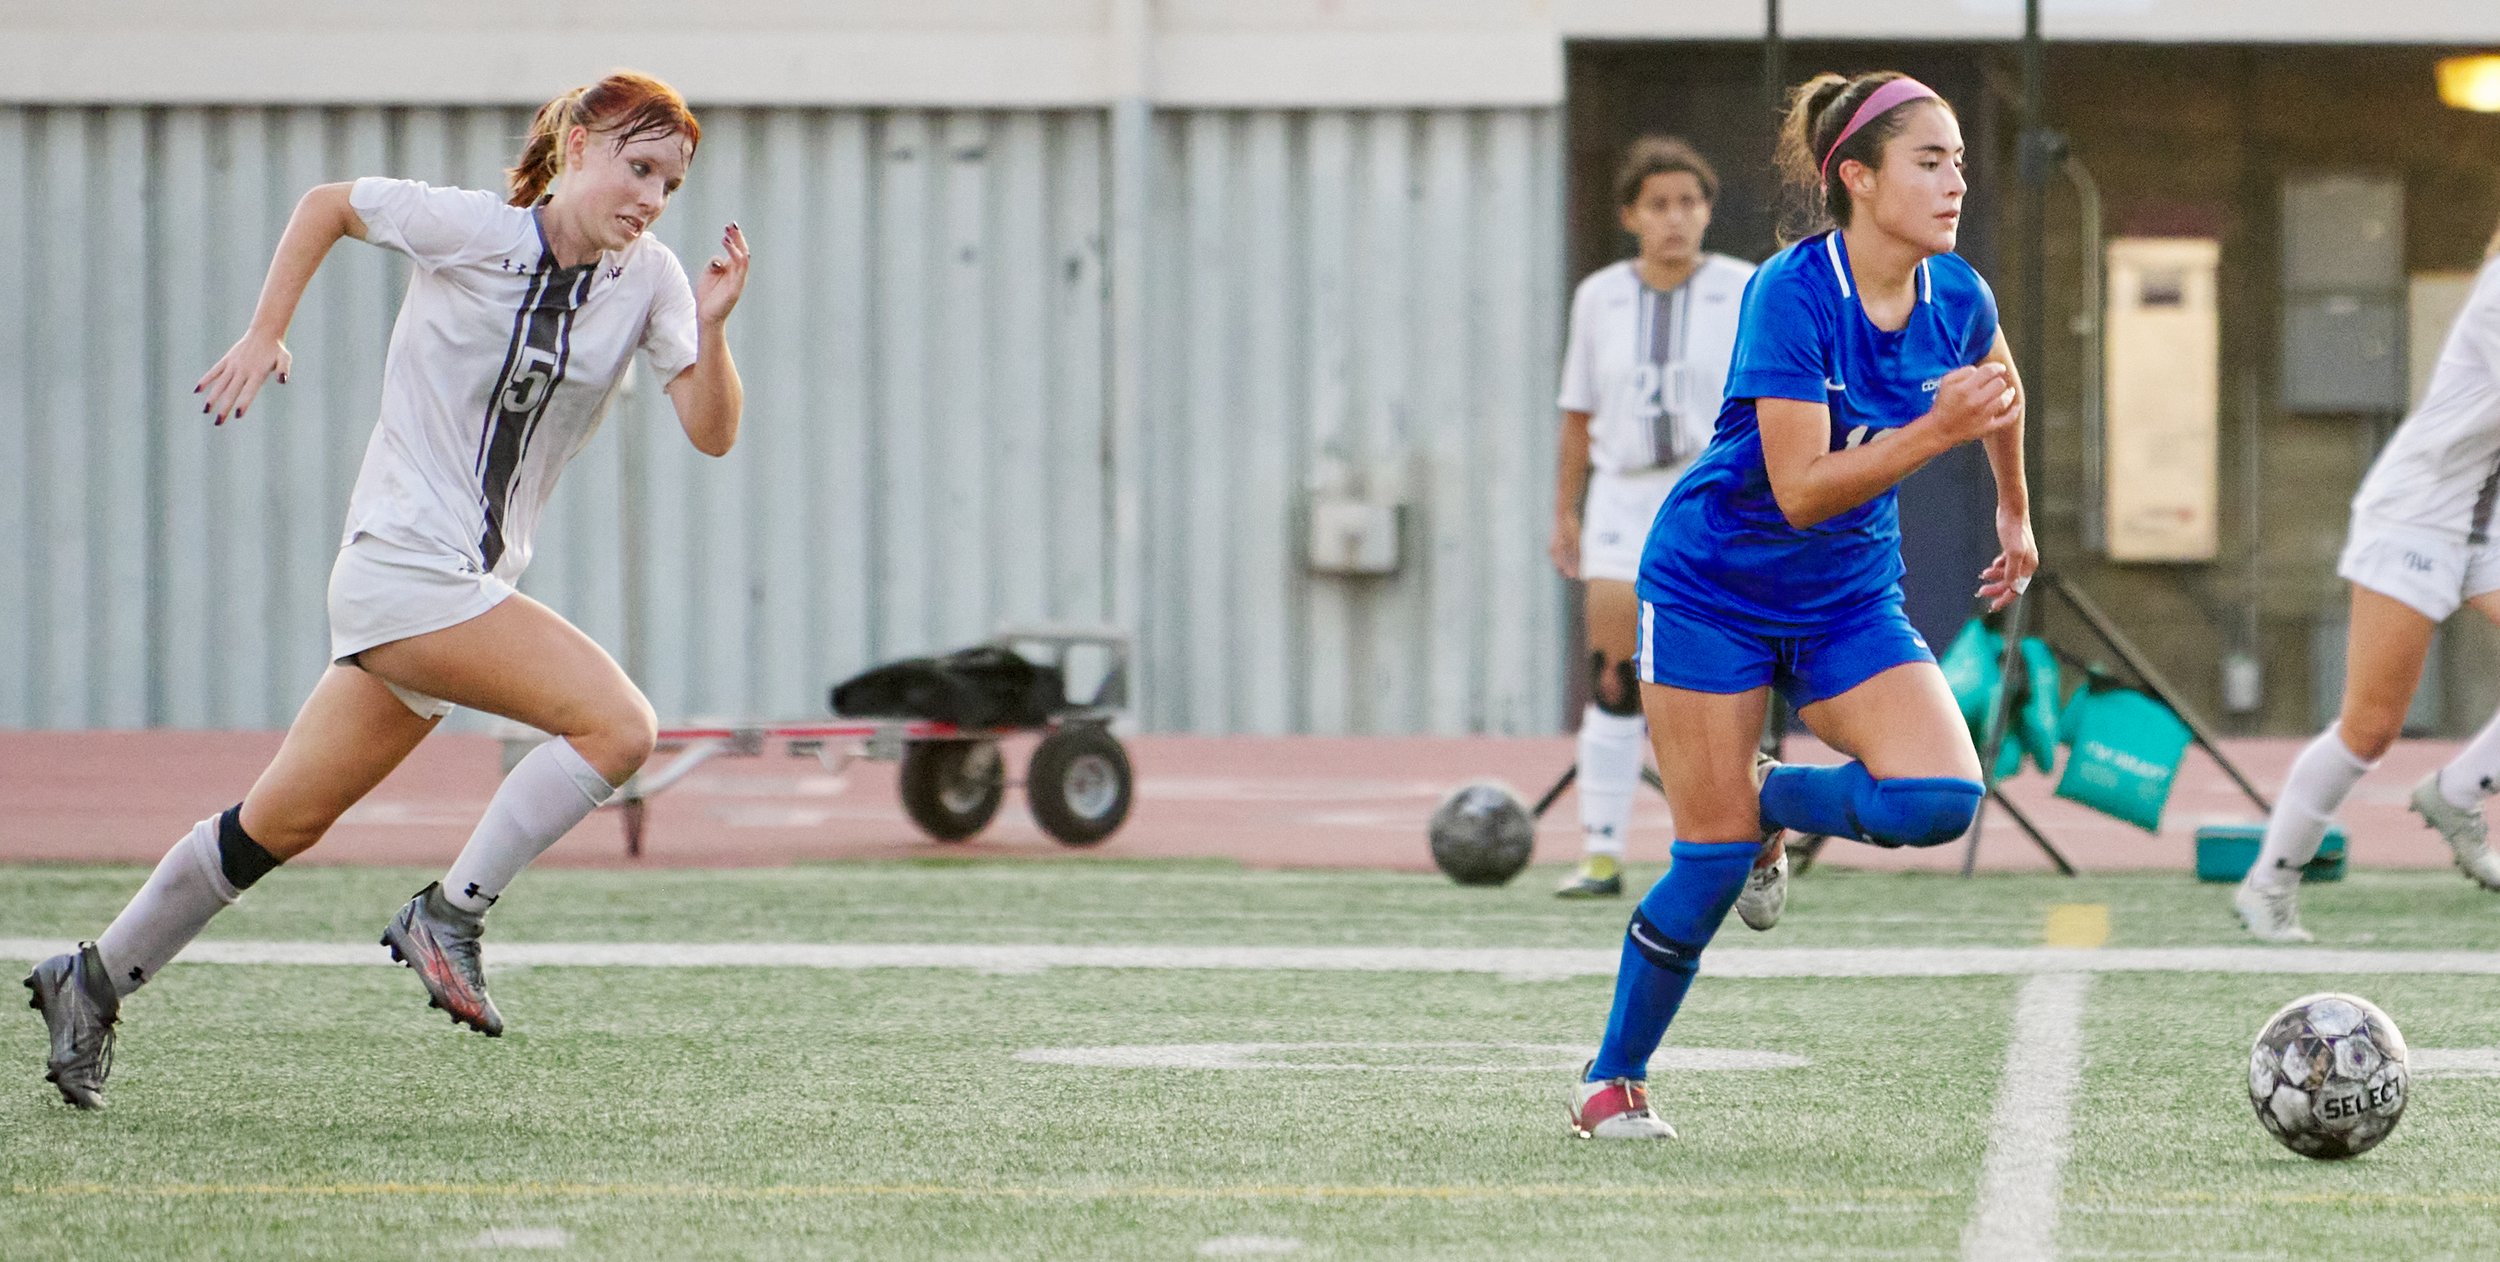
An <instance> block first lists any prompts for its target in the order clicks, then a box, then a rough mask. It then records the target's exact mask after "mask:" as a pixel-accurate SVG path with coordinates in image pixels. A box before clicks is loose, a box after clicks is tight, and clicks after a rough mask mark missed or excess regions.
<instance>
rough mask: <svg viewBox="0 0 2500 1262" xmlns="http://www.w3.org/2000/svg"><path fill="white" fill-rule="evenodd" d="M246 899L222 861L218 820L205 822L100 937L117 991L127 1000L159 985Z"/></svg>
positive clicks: (160, 863) (159, 864)
mask: <svg viewBox="0 0 2500 1262" xmlns="http://www.w3.org/2000/svg"><path fill="white" fill-rule="evenodd" d="M241 897H243V894H242V891H240V890H237V889H236V888H235V887H234V886H233V885H232V884H230V883H229V882H228V881H227V880H226V873H225V869H224V866H223V865H222V864H221V863H220V862H219V861H218V858H217V819H216V817H214V816H211V817H209V818H207V819H204V820H201V821H200V822H199V823H198V824H195V825H193V826H192V828H191V831H190V833H188V834H187V835H185V836H184V837H183V839H182V840H180V841H177V842H175V843H174V848H173V849H171V850H168V851H166V852H165V857H164V858H163V859H161V860H159V861H158V862H157V865H156V870H155V871H154V872H151V873H149V874H148V880H147V884H145V885H142V886H140V887H139V892H138V893H137V894H135V895H133V896H132V897H131V899H130V904H129V906H126V907H124V908H122V914H120V915H118V916H115V917H114V918H113V923H112V924H110V925H107V926H105V929H104V932H103V933H101V934H98V935H96V940H95V944H96V950H97V952H98V953H100V954H101V955H103V957H104V964H105V967H106V968H107V969H109V970H110V971H111V972H112V974H113V989H115V990H117V991H119V992H121V993H122V994H125V995H127V994H129V993H130V992H132V991H134V990H137V989H138V988H139V987H141V986H143V985H145V984H147V983H148V982H149V981H152V980H154V979H155V977H156V974H157V973H158V972H159V971H160V970H162V969H163V968H164V967H165V966H166V965H167V964H171V963H173V959H174V957H175V956H176V955H179V954H181V953H182V948H184V947H186V946H189V945H190V944H191V939H193V938H196V937H198V936H199V935H200V930H201V929H203V928H206V927H207V925H208V922H209V921H210V919H212V918H213V917H215V916H216V915H217V913H219V912H221V911H224V910H225V909H226V908H228V907H230V906H232V905H233V904H234V900H236V899H238V898H241Z"/></svg>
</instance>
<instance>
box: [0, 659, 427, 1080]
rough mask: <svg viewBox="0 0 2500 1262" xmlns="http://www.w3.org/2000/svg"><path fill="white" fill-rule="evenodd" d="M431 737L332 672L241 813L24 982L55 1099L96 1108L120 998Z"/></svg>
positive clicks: (356, 680) (207, 831)
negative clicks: (45, 1035)
mask: <svg viewBox="0 0 2500 1262" xmlns="http://www.w3.org/2000/svg"><path fill="white" fill-rule="evenodd" d="M434 725H435V720H433V719H430V718H421V717H419V716H418V715H417V714H416V713H415V712H413V711H411V710H410V709H409V708H408V707H407V706H406V705H403V704H401V702H400V700H399V698H397V697H395V696H392V695H391V693H390V690H389V689H387V688H384V687H383V686H382V685H381V683H380V682H378V681H376V680H374V679H373V678H372V677H370V676H368V675H365V674H364V673H362V672H360V671H355V670H348V669H345V668H342V667H336V666H333V667H331V668H330V669H329V670H328V671H327V672H325V673H324V674H323V675H322V677H321V681H320V682H319V683H318V684H316V685H314V687H313V692H312V696H311V697H310V698H308V699H307V700H306V701H305V702H304V707H303V709H302V710H300V711H298V712H297V713H296V716H295V722H294V723H293V724H292V725H290V726H289V727H288V728H287V735H286V739H285V741H284V742H282V743H281V744H280V745H279V747H278V755H277V757H276V758H273V759H271V760H270V763H269V767H268V768H267V769H266V770H265V771H263V772H262V773H261V776H260V779H259V781H258V782H257V783H255V784H254V785H253V786H252V791H251V793H250V794H248V795H247V796H246V797H245V798H244V800H243V802H242V803H241V804H240V805H238V806H236V807H234V808H232V809H230V810H227V811H224V812H222V813H220V814H219V815H217V816H216V817H214V818H211V819H206V820H202V821H200V823H199V824H198V825H197V826H195V827H193V828H192V830H191V832H190V834H189V835H187V836H185V837H184V838H183V839H182V840H181V841H179V842H176V843H175V844H174V847H173V849H172V850H170V851H168V852H167V853H166V855H165V858H164V860H163V861H162V862H160V863H159V864H158V865H157V867H156V870H155V871H154V872H152V873H150V874H149V876H148V880H147V883H146V884H145V885H143V886H141V887H140V890H139V892H138V894H137V895H135V896H134V897H133V898H132V899H131V900H130V903H129V905H128V906H126V907H124V908H123V909H122V912H121V914H120V915H118V916H116V917H114V919H113V923H112V924H111V925H109V926H107V927H106V928H105V930H104V932H103V933H102V934H100V935H98V937H97V939H96V941H94V942H91V943H82V944H80V946H79V949H78V950H76V951H73V952H69V953H67V954H64V955H58V956H54V957H53V958H51V959H49V960H46V961H44V962H43V963H42V964H40V965H37V966H36V968H35V971H34V972H33V973H32V974H30V975H28V977H27V978H26V987H27V989H28V990H30V991H32V992H34V994H33V1005H34V1006H35V1007H36V1008H38V1009H40V1010H42V1012H43V1014H44V1023H45V1025H46V1026H47V1027H48V1028H49V1031H50V1034H51V1048H50V1051H49V1052H48V1054H47V1056H46V1063H45V1075H44V1076H45V1077H46V1079H48V1080H49V1081H50V1082H52V1084H53V1085H54V1086H56V1087H58V1088H59V1089H60V1092H61V1098H62V1099H64V1100H67V1101H68V1102H70V1103H71V1104H73V1105H76V1106H78V1107H80V1108H87V1109H95V1108H102V1107H103V1106H104V1082H105V1077H106V1075H107V1074H108V1073H110V1072H111V1068H112V1047H113V1026H114V1024H115V1023H116V1022H118V1021H119V1020H120V1019H121V1000H122V997H123V996H125V995H127V994H129V993H130V992H131V991H134V990H137V989H138V988H139V987H140V986H142V985H144V984H145V983H147V982H148V981H149V980H151V979H152V978H154V977H155V975H156V973H157V971H158V970H160V969H162V968H164V966H165V965H166V964H168V963H170V962H171V961H172V960H173V958H174V956H175V955H177V954H179V953H180V952H181V950H182V948H183V947H184V946H185V945H187V944H189V943H190V941H191V939H192V938H194V937H196V936H198V934H199V932H200V930H201V929H203V928H205V927H206V926H207V924H208V922H209V920H210V919H212V918H213V917H215V916H216V915H217V913H218V912H220V911H223V910H225V909H226V907H228V906H229V905H231V904H232V903H233V902H234V901H235V900H236V899H238V898H240V897H242V894H243V891H244V890H245V889H248V888H250V887H251V885H252V883H253V882H255V881H257V880H259V879H260V878H261V877H262V876H263V875H265V874H266V873H267V872H268V871H269V870H270V869H272V868H274V867H276V866H277V865H278V864H280V863H282V862H284V861H286V860H287V859H290V858H293V857H294V856H296V855H298V854H301V853H303V852H304V851H305V850H306V849H309V848H310V847H311V846H312V845H313V843H315V842H317V841H319V840H321V837H322V834H324V833H326V832H328V831H329V829H330V825H332V824H333V823H336V822H337V821H338V817H339V816H340V815H342V814H344V813H346V811H347V808H348V807H350V806H353V805H355V804H356V802H357V801H358V800H359V799H361V798H362V797H364V795H365V794H367V793H369V792H371V791H372V790H373V786H375V785H377V784H380V783H381V782H382V779H383V777H385V776H387V775H389V774H390V773H391V769H392V768H393V767H396V766H398V765H399V764H400V761H401V760H402V759H404V758H406V757H407V756H408V752H409V751H410V750H413V749H415V748H416V747H417V743H418V742H420V741H422V740H424V739H425V737H426V734H427V733H428V732H431V731H433V730H434Z"/></svg>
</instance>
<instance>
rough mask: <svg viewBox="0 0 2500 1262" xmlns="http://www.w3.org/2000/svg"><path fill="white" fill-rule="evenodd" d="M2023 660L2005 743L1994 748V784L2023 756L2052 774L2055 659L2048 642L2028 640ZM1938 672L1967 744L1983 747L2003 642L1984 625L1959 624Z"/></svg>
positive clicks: (2019, 767) (2002, 660)
mask: <svg viewBox="0 0 2500 1262" xmlns="http://www.w3.org/2000/svg"><path fill="white" fill-rule="evenodd" d="M2022 659H2023V687H2022V689H2021V690H2020V691H2019V692H2018V693H2017V695H2016V696H2015V697H2014V698H2013V710H2012V712H2011V713H2009V714H2007V715H2006V721H2005V740H2004V742H2003V743H2002V744H2000V745H1999V746H1998V747H1997V765H1996V771H1995V774H1994V775H1993V776H1991V777H1990V778H1991V779H1993V780H2003V779H2005V778H2007V777H2008V776H2011V775H2013V774H2015V773H2016V772H2019V771H2021V770H2022V769H2023V755H2024V754H2026V753H2028V754H2030V755H2031V762H2032V765H2033V766H2036V767H2038V768H2039V769H2040V770H2041V771H2043V772H2048V771H2052V770H2055V769H2056V762H2057V702H2058V690H2059V686H2060V682H2059V679H2058V673H2057V654H2056V653H2055V652H2053V651H2052V650H2051V649H2050V648H2049V646H2048V642H2047V641H2045V640H2042V639H2040V638H2039V637H2038V636H2032V637H2030V638H2027V639H2025V640H2024V641H2023V647H2022ZM1936 666H1937V669H1939V670H1942V671H1943V672H1944V682H1945V686H1946V687H1949V688H1951V689H1952V690H1953V703H1954V704H1955V705H1956V706H1959V707H1960V708H1961V711H1962V722H1963V723H1964V724H1966V725H1967V726H1968V727H1969V728H1970V739H1971V744H1972V745H1973V746H1984V745H1985V744H1986V743H1987V740H1988V707H1989V705H1990V704H1992V703H1993V702H1994V701H1995V700H1996V691H1997V683H1998V681H1999V680H2001V679H2003V678H2004V677H2005V637H2004V636H2003V635H2001V634H1999V633H1997V632H1996V631H1995V630H1993V629H1991V628H1990V627H1989V626H1988V624H1987V622H1986V621H1984V620H1982V619H1979V618H1973V619H1971V620H1970V621H1968V622H1965V623H1963V624H1962V629H1961V631H1960V632H1959V633H1957V634H1956V635H1955V636H1954V637H1953V643H1952V644H1950V645H1948V646H1946V648H1945V651H1944V656H1943V657H1940V658H1938V659H1936ZM1983 752H1984V750H1983Z"/></svg>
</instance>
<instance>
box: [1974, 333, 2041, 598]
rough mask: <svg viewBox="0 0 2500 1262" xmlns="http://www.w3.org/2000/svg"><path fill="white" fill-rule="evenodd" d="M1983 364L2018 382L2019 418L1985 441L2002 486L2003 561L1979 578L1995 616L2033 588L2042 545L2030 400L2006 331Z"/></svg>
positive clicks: (2000, 533)
mask: <svg viewBox="0 0 2500 1262" xmlns="http://www.w3.org/2000/svg"><path fill="white" fill-rule="evenodd" d="M1980 362H1981V363H1983V364H2003V365H2004V366H2005V374H2006V376H2008V377H2010V378H2012V379H2013V382H2014V415H2013V418H2012V419H2011V420H2009V421H2007V422H2006V423H2005V425H2004V426H2003V427H2002V428H2000V429H1998V430H1996V431H1995V432H1993V433H1991V434H1989V435H1988V436H1987V437H1986V438H1983V439H1981V440H1980V443H1981V445H1982V446H1985V447H1986V448H1987V449H1988V471H1989V472H1990V473H1992V474H1994V475H1995V476H1996V483H1997V548H1998V552H1997V559H1996V560H1994V561H1991V562H1989V563H1988V568H1987V569H1985V570H1982V571H1980V574H1979V596H1980V598H1981V599H1983V600H1986V601H1987V602H1988V609H1989V611H1990V612H1991V613H1993V612H1995V611H1996V610H1999V609H2003V608H2005V607H2006V606H2007V605H2009V604H2012V603H2013V602H2014V598H2015V597H2016V596H2018V595H2021V594H2022V589H2023V588H2025V587H2029V586H2030V585H2031V576H2032V573H2033V572H2034V571H2036V570H2038V569H2039V568H2040V545H2039V543H2038V542H2037V541H2036V540H2034V539H2033V538H2032V537H2031V484H2030V482H2029V481H2027V480H2026V479H2025V477H2024V475H2023V413H2024V411H2025V409H2026V406H2027V404H2028V403H2029V401H2030V396H2029V395H2028V394H2026V393H2025V392H2024V390H2023V378H2022V373H2021V371H2020V370H2018V369H2016V368H2015V367H2014V352H2013V351H2012V350H2010V349H2008V348H2007V347H2006V345H2005V331H2004V330H2002V329H1999V330H1998V331H1997V340H1996V344H1995V345H1994V346H1991V347H1989V348H1988V357H1987V358H1986V359H1983V360H1981V361H1980Z"/></svg>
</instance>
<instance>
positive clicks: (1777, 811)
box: [1762, 762, 1987, 846]
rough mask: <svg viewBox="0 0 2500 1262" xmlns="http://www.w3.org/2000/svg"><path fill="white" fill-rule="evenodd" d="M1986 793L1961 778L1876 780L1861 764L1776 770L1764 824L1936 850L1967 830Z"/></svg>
mask: <svg viewBox="0 0 2500 1262" xmlns="http://www.w3.org/2000/svg"><path fill="white" fill-rule="evenodd" d="M1986 793H1987V789H1986V788H1985V787H1984V786H1982V785H1981V784H1980V783H1979V782H1978V781H1976V780H1964V779H1961V778H1959V777H1956V776H1897V777H1894V778H1892V779H1888V780H1878V779H1876V778H1875V777H1874V776H1873V775H1872V774H1871V773H1869V772H1868V771H1867V769H1866V764H1864V763H1858V762H1845V763H1842V764H1840V765H1839V766H1837V767H1775V768H1773V769H1772V771H1771V774H1770V775H1769V776H1768V777H1766V778H1765V779H1764V780H1763V782H1762V822H1763V823H1764V824H1767V825H1770V826H1772V827H1776V828H1792V829H1795V830H1796V831H1798V832H1801V833H1820V834H1822V835H1823V836H1826V837H1853V838H1856V839H1857V840H1859V841H1867V842H1873V843H1874V844H1876V845H1879V846H1933V845H1938V844H1940V843H1943V842H1947V841H1951V840H1952V839H1954V838H1956V837H1959V836H1961V835H1962V834H1963V833H1964V832H1965V831H1967V830H1968V829H1969V828H1970V823H1971V817H1972V815H1973V814H1974V813H1976V812H1977V811H1978V810H1979V800H1980V798H1982V797H1983V796H1985V795H1986Z"/></svg>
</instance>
